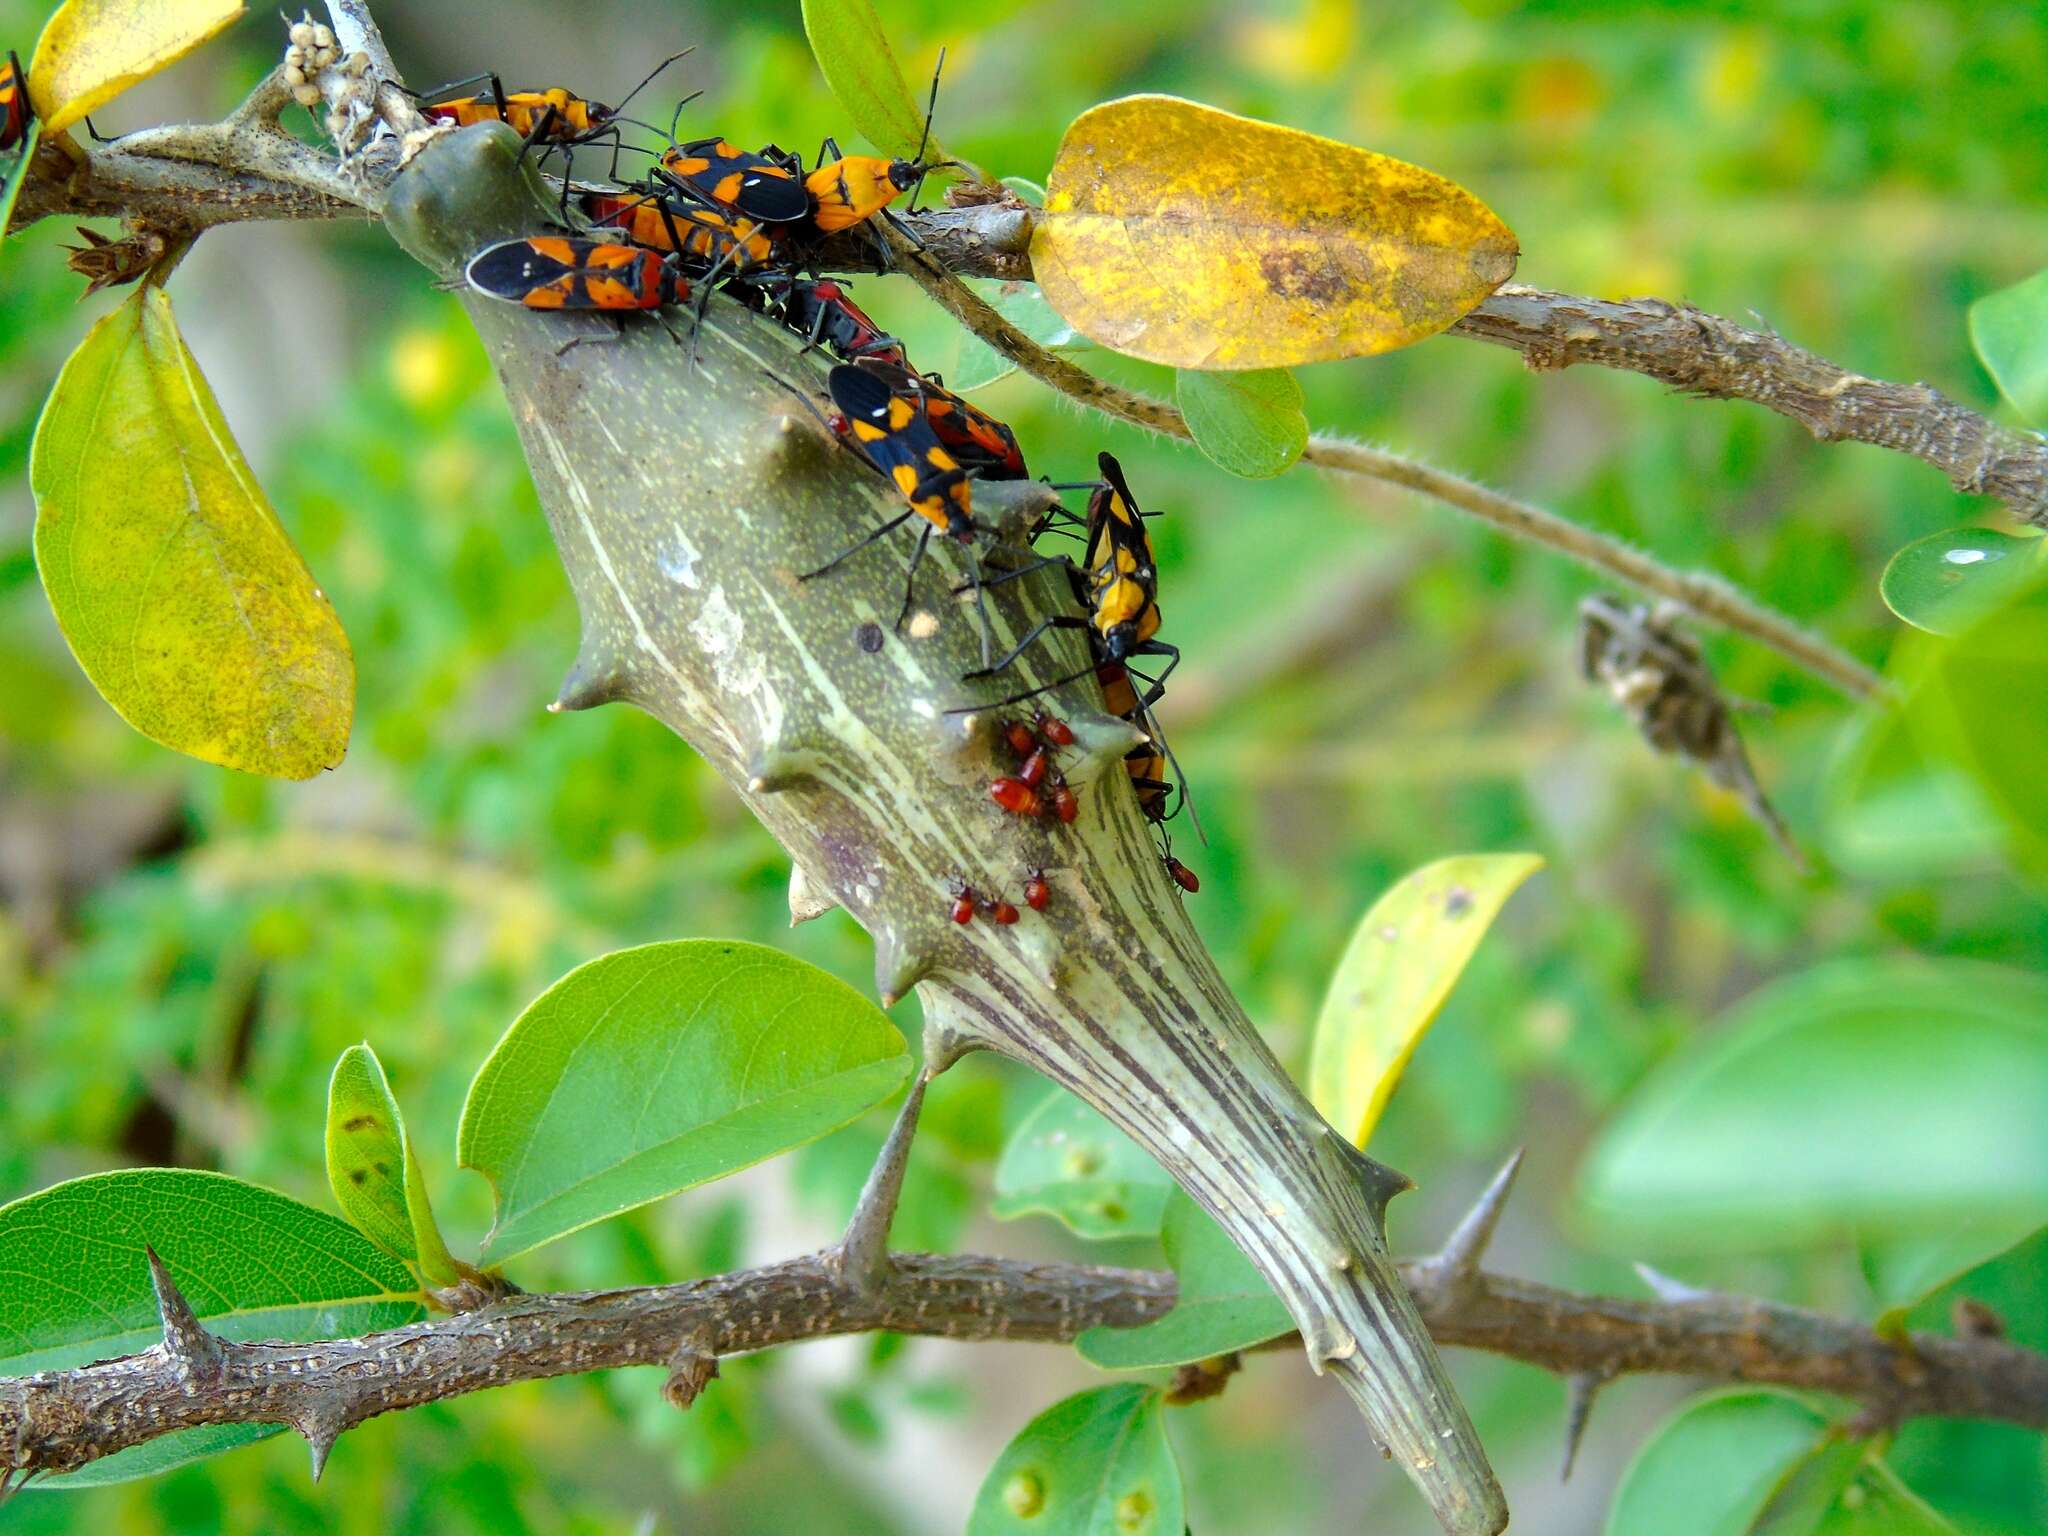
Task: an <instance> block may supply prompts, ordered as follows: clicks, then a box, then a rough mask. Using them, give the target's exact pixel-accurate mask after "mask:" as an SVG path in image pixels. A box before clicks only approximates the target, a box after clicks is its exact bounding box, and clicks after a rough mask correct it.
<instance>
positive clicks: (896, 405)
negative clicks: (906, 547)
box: [770, 357, 989, 656]
mask: <svg viewBox="0 0 2048 1536" xmlns="http://www.w3.org/2000/svg"><path fill="white" fill-rule="evenodd" d="M862 362H863V363H864V365H865V366H862V367H856V366H854V365H853V364H851V363H840V364H838V365H836V366H835V367H834V368H833V369H832V370H831V372H830V373H828V374H827V375H826V376H825V387H826V390H827V392H828V393H829V394H830V395H831V397H832V403H833V405H834V406H836V407H837V408H838V410H837V414H836V415H834V416H826V415H825V414H824V413H823V412H821V411H819V410H818V408H817V406H816V405H815V404H814V403H813V402H812V401H811V399H810V397H809V396H808V395H806V394H804V392H803V391H802V390H800V389H798V388H797V387H796V386H795V385H794V384H791V383H790V382H789V381H788V380H786V379H782V378H777V377H775V375H773V374H771V375H770V377H771V378H775V382H776V383H778V384H780V385H781V386H782V387H783V388H784V389H787V390H789V391H790V393H792V394H794V395H795V396H796V397H797V398H798V399H799V400H801V401H803V403H804V407H805V409H807V410H809V411H810V412H811V413H812V414H813V415H816V416H817V417H818V418H819V420H821V421H823V422H824V423H825V425H826V427H827V428H828V430H830V431H831V432H832V433H833V434H834V435H835V436H837V437H839V438H840V439H841V440H842V441H843V442H846V443H847V444H849V445H850V446H851V447H852V448H853V449H854V450H855V451H856V452H857V453H859V455H860V456H861V458H862V459H863V460H864V461H865V462H866V463H867V464H869V465H870V466H872V467H873V468H874V469H875V470H877V471H878V472H879V473H880V474H881V475H882V476H883V477H884V478H885V479H887V480H888V481H889V483H890V484H891V485H892V486H894V487H895V489H896V492H897V494H898V495H900V496H901V497H902V498H903V500H904V501H905V503H907V505H908V510H907V511H905V512H903V513H902V514H900V515H899V516H896V517H893V518H891V519H890V520H889V521H888V522H886V523H883V524H882V525H881V526H880V527H879V528H877V529H875V530H874V531H873V532H872V533H869V534H867V535H866V536H865V537H863V538H861V539H859V540H857V541H855V542H854V543H853V544H851V545H849V546H848V547H847V548H845V549H843V550H841V551H840V552H839V553H838V554H836V555H834V556H833V557H832V558H831V559H830V560H828V561H826V562H825V563H824V564H823V565H821V566H819V567H817V568H816V569H815V570H810V571H806V572H804V573H803V575H802V576H801V577H800V578H799V579H800V580H803V581H812V580H815V579H816V578H817V577H820V576H823V575H824V574H825V573H826V572H827V571H831V570H834V569H836V568H837V567H838V566H840V565H841V564H843V563H844V562H845V561H847V560H849V559H851V558H852V557H853V556H854V555H856V554H858V553H859V552H860V551H861V550H863V549H866V548H867V547H868V545H870V544H872V543H874V542H875V541H876V540H877V539H880V538H884V537H886V536H887V535H888V534H890V533H892V532H894V531H895V530H896V529H898V528H900V527H902V526H903V524H904V523H906V522H908V521H909V520H910V519H911V518H912V517H919V518H922V519H923V520H924V526H923V527H922V528H921V529H919V530H918V536H917V551H916V553H915V554H913V555H912V556H911V559H910V567H909V569H908V571H907V572H906V573H905V575H904V579H903V606H902V608H901V609H899V610H898V611H897V614H896V627H897V628H898V629H899V630H900V629H901V628H902V627H903V623H904V621H905V620H906V619H908V618H909V617H910V607H911V603H912V602H913V601H914V599H915V594H916V583H917V572H918V569H919V567H920V566H921V565H922V564H923V563H924V557H925V554H926V552H927V551H928V550H929V549H930V547H931V537H932V535H933V534H934V533H943V534H945V535H946V536H947V537H949V538H952V539H955V540H958V541H959V542H960V543H961V544H972V543H973V541H974V536H975V533H976V528H975V523H974V503H973V491H972V489H971V487H970V484H969V481H968V477H967V471H966V470H965V469H963V468H962V467H961V465H960V463H959V461H958V460H956V459H955V458H954V457H953V456H952V455H951V454H950V453H948V452H947V451H946V449H945V446H944V445H943V444H942V443H940V442H939V439H938V435H937V434H936V433H934V432H933V431H932V428H931V423H930V422H928V421H926V420H925V417H924V406H923V401H922V398H921V397H920V396H919V394H918V393H917V387H916V384H915V382H914V381H913V380H912V379H911V377H910V375H909V374H907V373H906V372H905V371H904V370H903V369H902V368H900V367H897V366H896V365H894V364H893V363H887V362H883V361H881V360H880V359H878V358H872V357H871V358H865V359H863V360H862ZM970 585H971V587H972V588H973V591H974V595H975V609H976V612H977V614H978V615H979V617H980V620H981V653H982V655H983V656H987V655H988V654H989V629H988V611H987V608H986V606H985V605H984V603H983V599H982V594H981V576H980V573H979V571H977V572H976V573H975V574H974V577H973V579H972V581H971V583H970Z"/></svg>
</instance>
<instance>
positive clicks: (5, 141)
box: [0, 48, 35, 154]
mask: <svg viewBox="0 0 2048 1536" xmlns="http://www.w3.org/2000/svg"><path fill="white" fill-rule="evenodd" d="M34 116H35V108H33V107H31V106H30V105H29V101H28V71H27V70H25V69H23V68H22V67H21V58H20V56H19V55H17V54H16V53H15V52H14V50H13V49H11V48H10V49H8V51H7V66H6V68H5V69H0V154H5V153H6V152H7V151H8V150H10V149H12V148H14V146H15V145H17V144H19V143H20V142H21V141H22V139H23V138H24V137H25V136H26V135H27V133H28V125H29V120H30V119H31V118H33V117H34Z"/></svg>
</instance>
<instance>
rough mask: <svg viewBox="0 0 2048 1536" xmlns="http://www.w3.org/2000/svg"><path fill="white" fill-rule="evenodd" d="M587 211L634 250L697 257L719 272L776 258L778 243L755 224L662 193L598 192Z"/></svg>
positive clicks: (748, 268) (747, 268) (590, 196)
mask: <svg viewBox="0 0 2048 1536" xmlns="http://www.w3.org/2000/svg"><path fill="white" fill-rule="evenodd" d="M583 211H584V212H585V213H586V214H588V215H589V217H590V220H591V222H592V223H593V224H595V225H597V226H598V227H599V228H600V229H617V230H621V231H623V232H624V234H625V236H626V238H627V239H628V240H631V241H632V242H633V243H634V244H635V245H644V246H649V247H651V248H653V249H654V250H657V251H675V252H679V253H680V254H682V255H685V256H694V257H696V258H697V259H698V260H700V261H702V262H704V263H705V264H706V265H707V266H708V267H710V268H711V269H713V271H717V270H719V269H721V268H723V269H728V270H731V271H733V272H735V273H738V272H746V271H751V270H752V269H753V268H755V267H760V266H765V265H767V264H768V263H769V262H771V261H773V260H774V259H775V245H774V241H773V240H772V239H771V238H770V237H769V236H768V235H766V234H764V233H763V232H762V230H761V227H760V225H758V224H756V223H755V222H753V221H752V220H751V219H730V218H727V217H726V216H725V215H724V214H722V213H719V212H716V211H715V210H713V209H710V208H695V207H690V206H687V205H680V204H678V203H676V202H674V201H673V200H671V199H668V198H664V197H662V196H661V195H660V194H659V193H658V192H642V193H637V194H619V193H612V192H593V193H589V194H587V195H586V196H585V197H584V199H583Z"/></svg>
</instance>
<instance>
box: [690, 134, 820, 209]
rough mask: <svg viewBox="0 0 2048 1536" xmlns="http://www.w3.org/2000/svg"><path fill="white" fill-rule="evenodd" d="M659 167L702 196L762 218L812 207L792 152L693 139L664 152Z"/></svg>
mask: <svg viewBox="0 0 2048 1536" xmlns="http://www.w3.org/2000/svg"><path fill="white" fill-rule="evenodd" d="M661 169H662V170H663V171H664V172H666V173H667V174H668V175H669V176H671V177H673V178H675V180H677V181H679V182H681V183H682V184H683V185H684V186H686V187H688V188H689V189H690V190H691V191H692V192H694V193H695V194H696V195H697V196H698V197H701V198H703V199H704V200H705V201H707V202H711V203H715V204H717V205H718V206H719V207H721V208H730V209H732V210H734V211H735V212H737V213H743V214H745V215H746V216H747V217H748V218H750V219H754V220H756V221H758V222H760V223H763V224H795V223H798V222H800V221H801V220H802V219H803V218H804V217H805V216H806V215H808V214H809V213H810V211H811V199H810V194H809V193H808V192H806V191H805V190H804V184H803V182H802V180H800V179H799V176H798V172H799V170H800V169H801V167H800V165H798V164H797V162H796V161H795V159H794V157H792V156H787V155H779V154H769V153H767V152H763V153H761V154H758V155H756V154H750V153H748V152H747V151H746V150H744V149H741V148H739V147H738V146H737V145H734V144H731V143H728V142H727V141H726V140H724V139H697V140H694V141H693V142H691V143H688V144H679V145H677V146H676V147H675V148H673V149H670V150H668V151H666V152H664V153H663V155H662V157H661Z"/></svg>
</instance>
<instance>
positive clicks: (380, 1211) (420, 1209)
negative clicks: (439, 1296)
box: [327, 1043, 462, 1285]
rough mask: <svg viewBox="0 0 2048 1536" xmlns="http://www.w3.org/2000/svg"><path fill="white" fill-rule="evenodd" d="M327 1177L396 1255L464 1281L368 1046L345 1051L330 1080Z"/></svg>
mask: <svg viewBox="0 0 2048 1536" xmlns="http://www.w3.org/2000/svg"><path fill="white" fill-rule="evenodd" d="M327 1182H328V1184H329V1185H331V1186H332V1187H333V1190H334V1199H335V1203H336V1204H337V1205H339V1206H340V1207H341V1213H342V1215H344V1216H346V1217H347V1218H348V1219H349V1220H350V1221H351V1222H353V1223H354V1224H355V1227H356V1230H357V1231H359V1232H361V1233H362V1234H363V1236H365V1237H367V1238H368V1239H369V1240H370V1241H371V1242H373V1243H375V1244H376V1245H377V1246H378V1247H379V1248H382V1249H383V1250H384V1251H385V1252H386V1253H388V1254H390V1255H392V1256H393V1257H394V1258H399V1259H403V1260H405V1261H406V1262H407V1263H408V1264H416V1265H418V1266H419V1270H420V1273H421V1275H422V1276H423V1277H424V1278H425V1279H426V1282H427V1283H428V1284H429V1285H453V1284H455V1283H456V1282H457V1281H458V1280H460V1279H461V1278H462V1273H461V1271H460V1270H459V1269H457V1268H456V1265H455V1260H454V1259H453V1258H452V1257H450V1255H449V1253H448V1245H447V1244H446V1243H444V1242H443V1241H442V1240H441V1229H440V1227H439V1226H437V1225H436V1224H435V1221H434V1208H433V1206H432V1205H431V1204H429V1203H428V1200H427V1181H426V1175H425V1174H424V1173H422V1172H421V1170H420V1163H419V1159H418V1158H417V1157H415V1156H414V1155H413V1150H412V1141H411V1138H410V1137H409V1136H408V1135H407V1134H406V1129H405V1117H404V1116H403V1115H401V1114H400V1113H399V1111H398V1100H396V1099H395V1098H393V1097H392V1096H391V1085H390V1084H389V1083H388V1082H386V1081H385V1078H384V1064H383V1063H382V1062H380V1061H379V1060H378V1059H377V1053H376V1052H375V1051H373V1050H371V1049H370V1047H369V1045H368V1044H367V1043H366V1044H363V1045H352V1046H350V1047H349V1048H348V1049H347V1050H345V1051H343V1052H342V1053H341V1059H340V1060H339V1061H337V1062H336V1063H335V1064H334V1076H333V1077H332V1078H330V1079H329V1080H328V1084H327Z"/></svg>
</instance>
